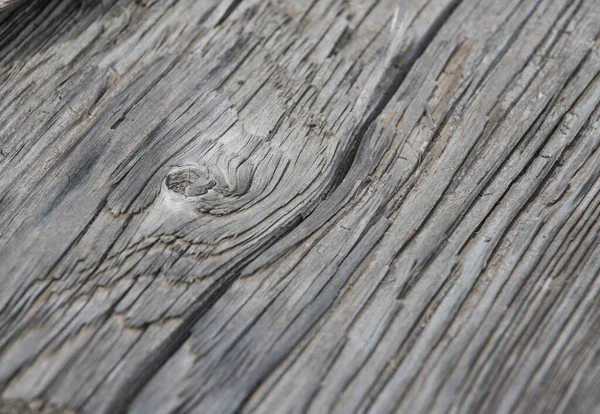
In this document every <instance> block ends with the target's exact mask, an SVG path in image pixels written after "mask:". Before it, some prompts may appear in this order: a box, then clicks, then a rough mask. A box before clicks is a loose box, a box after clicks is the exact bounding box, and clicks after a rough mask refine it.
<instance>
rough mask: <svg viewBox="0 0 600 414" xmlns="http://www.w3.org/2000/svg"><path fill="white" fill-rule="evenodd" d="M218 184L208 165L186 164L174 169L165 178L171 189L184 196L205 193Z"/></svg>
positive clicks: (195, 195)
mask: <svg viewBox="0 0 600 414" xmlns="http://www.w3.org/2000/svg"><path fill="white" fill-rule="evenodd" d="M216 184H217V181H216V180H215V179H214V178H213V177H211V175H210V173H209V172H208V169H207V168H206V167H195V166H184V167H180V168H176V169H173V170H172V171H171V172H169V174H167V176H166V178H165V185H166V186H167V189H169V190H170V191H172V192H174V193H176V194H179V195H181V196H183V197H198V196H201V195H204V194H206V193H207V192H208V190H210V189H211V188H213V187H214V186H215V185H216Z"/></svg>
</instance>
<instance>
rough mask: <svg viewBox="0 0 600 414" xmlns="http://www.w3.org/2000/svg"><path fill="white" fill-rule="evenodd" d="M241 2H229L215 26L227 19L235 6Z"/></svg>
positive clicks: (234, 0) (237, 0) (239, 0)
mask: <svg viewBox="0 0 600 414" xmlns="http://www.w3.org/2000/svg"><path fill="white" fill-rule="evenodd" d="M241 2H242V0H232V1H231V3H230V4H229V6H228V7H227V10H225V13H223V16H221V18H220V19H219V21H218V22H217V23H216V24H215V26H220V25H222V24H223V22H224V21H225V20H227V18H228V17H229V16H231V13H233V11H234V10H235V9H237V7H238V6H239V5H240V3H241Z"/></svg>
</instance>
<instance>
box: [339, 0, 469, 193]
mask: <svg viewBox="0 0 600 414" xmlns="http://www.w3.org/2000/svg"><path fill="white" fill-rule="evenodd" d="M461 1H462V0H454V1H453V2H451V3H450V4H449V5H448V6H447V7H446V9H445V10H444V11H443V12H442V13H441V14H440V15H439V16H438V17H437V19H436V20H435V22H433V23H432V25H431V26H430V27H429V30H428V31H427V32H426V33H425V35H424V36H423V38H422V39H420V40H419V41H418V42H417V43H415V44H414V45H413V46H412V47H411V48H410V49H409V51H408V52H407V53H406V54H404V55H401V56H398V57H396V59H395V61H394V62H393V64H392V66H391V68H389V69H388V70H387V72H386V73H385V75H384V76H383V79H382V81H380V83H379V84H378V85H377V87H376V88H375V91H374V94H373V95H374V96H376V97H377V96H381V98H379V99H377V100H375V101H371V102H369V107H370V108H372V109H371V110H370V112H369V114H368V115H367V117H366V119H365V121H364V122H363V124H362V125H361V127H360V128H359V129H358V130H357V132H356V133H355V134H354V136H353V137H352V139H351V144H350V148H349V150H348V153H347V154H344V155H343V156H342V160H343V161H342V162H341V163H340V165H339V167H338V170H337V171H336V173H335V178H334V181H333V183H332V186H331V189H330V190H329V192H328V194H331V193H333V191H335V189H336V188H337V187H339V185H340V184H341V182H342V181H343V180H344V178H345V177H346V176H347V175H348V172H349V171H350V168H351V167H352V165H353V164H354V160H355V159H356V154H357V152H358V148H359V146H360V144H361V143H362V141H363V138H364V137H365V136H366V134H367V131H368V129H369V127H371V125H372V124H373V122H374V121H375V120H376V119H377V117H378V116H379V115H380V114H381V113H382V112H383V110H384V108H385V107H386V106H387V104H388V103H389V102H390V101H391V100H392V98H393V97H394V95H395V94H396V92H397V91H398V89H399V88H400V85H401V84H402V82H403V81H404V79H405V78H406V76H407V75H408V72H409V71H410V69H411V68H412V67H413V66H414V64H415V62H416V61H417V60H418V59H419V58H420V57H421V55H422V54H423V52H425V49H426V48H427V46H428V45H429V44H430V43H431V42H432V40H433V38H434V37H435V35H436V34H437V33H438V32H439V31H440V29H441V28H442V26H443V25H444V23H445V22H446V21H447V20H448V18H449V17H450V15H451V14H452V13H453V12H454V10H456V8H457V7H458V5H459V4H460V3H461Z"/></svg>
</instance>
